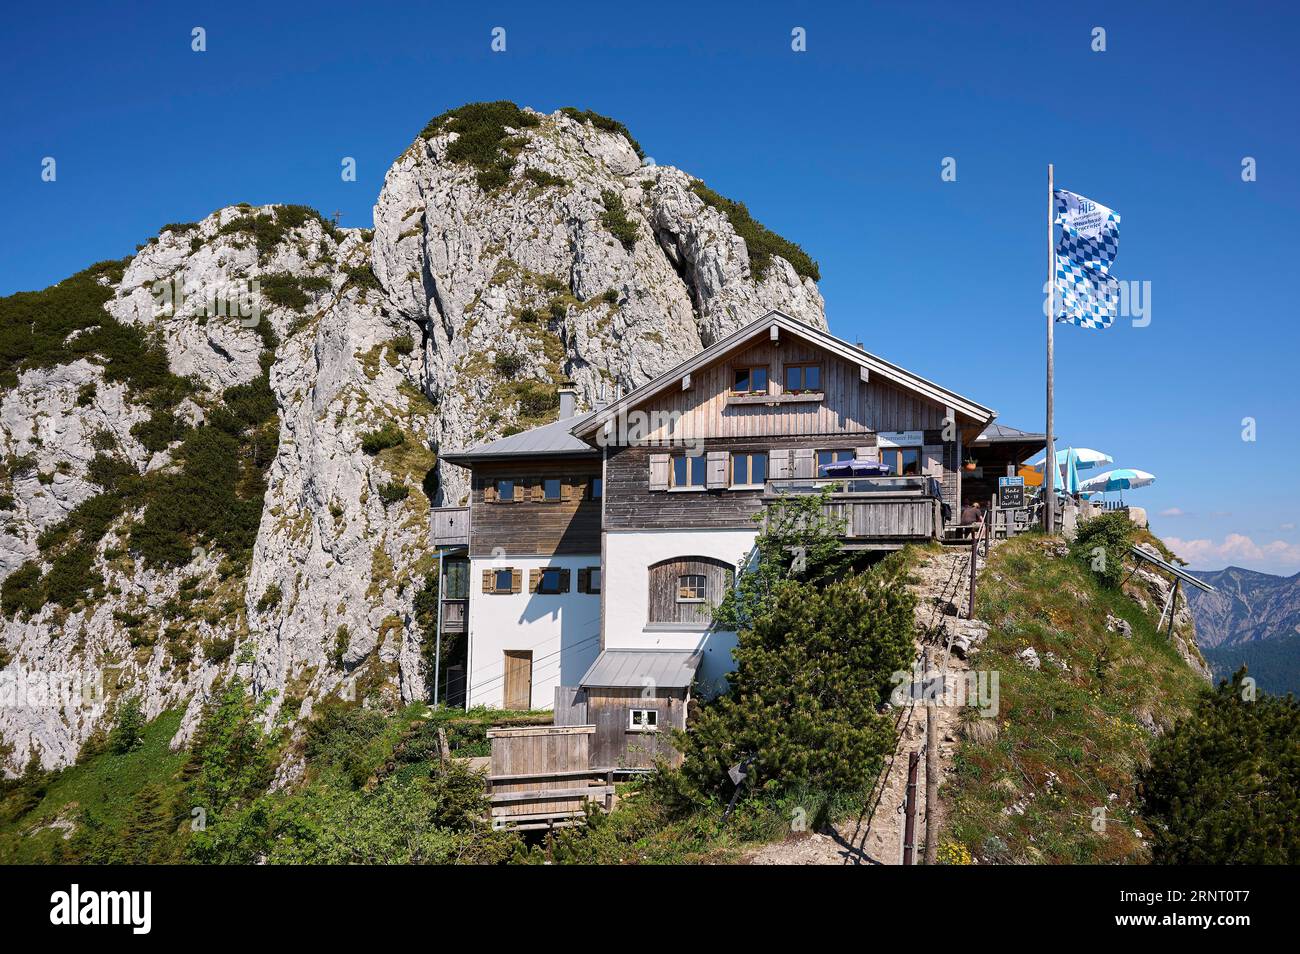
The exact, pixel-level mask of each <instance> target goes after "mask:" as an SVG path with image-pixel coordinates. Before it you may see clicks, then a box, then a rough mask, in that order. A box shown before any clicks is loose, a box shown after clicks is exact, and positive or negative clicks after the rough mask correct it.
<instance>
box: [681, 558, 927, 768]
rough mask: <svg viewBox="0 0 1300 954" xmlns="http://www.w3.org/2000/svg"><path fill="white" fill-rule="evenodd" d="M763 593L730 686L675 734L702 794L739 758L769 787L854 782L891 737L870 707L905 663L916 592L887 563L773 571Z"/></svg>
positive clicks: (877, 760)
mask: <svg viewBox="0 0 1300 954" xmlns="http://www.w3.org/2000/svg"><path fill="white" fill-rule="evenodd" d="M771 596H772V599H771V600H770V602H768V603H767V604H766V605H765V606H764V608H763V609H762V610H761V611H760V613H759V614H758V615H757V616H756V617H755V618H754V619H753V625H752V627H751V628H749V629H746V630H742V631H741V633H740V636H739V644H738V645H737V647H736V649H735V650H734V652H733V655H734V657H735V660H736V670H735V671H734V672H733V673H731V674H730V675H729V676H728V681H729V682H730V684H731V690H730V692H729V693H728V694H726V695H724V696H721V697H720V698H718V699H717V700H715V701H714V702H713V703H711V704H710V705H707V706H704V707H702V708H701V710H700V712H699V713H698V714H697V715H696V717H695V720H694V722H693V724H692V727H691V729H690V731H689V733H686V734H684V735H682V736H681V741H682V748H683V752H684V754H685V756H686V762H685V766H684V769H683V771H684V772H685V773H686V775H687V777H688V778H689V779H690V781H691V782H692V783H693V784H694V785H695V786H696V787H697V788H698V789H699V790H700V791H701V792H705V793H712V792H716V793H719V794H725V793H727V792H729V791H730V790H731V783H730V781H729V780H728V778H727V769H728V767H729V766H731V765H734V764H736V763H738V762H741V761H744V760H746V759H752V761H751V763H750V768H749V773H750V784H752V785H753V786H754V787H755V788H762V789H765V790H767V791H769V792H781V791H787V790H789V789H790V788H792V787H794V786H797V785H807V786H810V787H812V788H816V789H822V790H837V789H839V790H843V789H860V788H862V787H863V786H864V785H866V784H867V783H868V782H869V780H871V779H874V778H875V777H876V774H877V773H878V772H879V770H880V768H881V766H882V764H883V758H884V755H885V754H886V753H887V752H889V751H891V750H892V748H893V745H894V731H893V723H892V721H891V720H890V718H889V717H888V716H886V715H882V714H881V713H880V711H879V709H880V707H881V705H882V704H883V703H884V702H886V701H887V699H888V697H889V694H890V691H891V689H892V686H893V681H892V679H891V677H892V676H893V674H894V673H895V672H898V671H900V670H906V669H908V668H909V666H910V665H911V662H912V656H913V645H912V640H913V615H912V614H913V605H914V602H915V598H914V597H913V596H912V595H911V593H910V592H909V591H908V589H907V586H906V581H905V579H904V578H903V575H902V573H901V572H900V570H899V568H898V566H897V565H895V564H894V563H891V562H886V563H885V564H882V565H881V566H879V567H876V568H873V569H872V570H869V571H867V572H865V573H862V574H858V575H855V576H850V577H848V578H846V579H843V580H839V581H836V582H833V583H830V584H829V585H825V586H819V585H815V584H811V583H805V582H799V581H796V580H783V581H781V582H779V583H778V584H776V586H775V588H774V590H773V592H772V594H771Z"/></svg>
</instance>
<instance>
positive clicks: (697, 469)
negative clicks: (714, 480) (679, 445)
mask: <svg viewBox="0 0 1300 954" xmlns="http://www.w3.org/2000/svg"><path fill="white" fill-rule="evenodd" d="M706 462H707V461H706V459H705V457H704V455H703V454H696V455H695V456H694V457H692V456H691V455H689V454H681V455H680V456H677V457H674V458H673V472H672V478H673V482H672V486H673V487H681V488H686V487H703V486H704V469H705V464H706Z"/></svg>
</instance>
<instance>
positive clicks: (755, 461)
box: [731, 453, 767, 486]
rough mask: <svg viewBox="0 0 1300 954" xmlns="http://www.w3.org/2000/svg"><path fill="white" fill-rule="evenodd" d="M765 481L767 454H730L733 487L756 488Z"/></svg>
mask: <svg viewBox="0 0 1300 954" xmlns="http://www.w3.org/2000/svg"><path fill="white" fill-rule="evenodd" d="M766 480H767V454H766V453H762V454H732V455H731V483H732V485H733V486H756V485H758V484H761V483H763V482H764V481H766Z"/></svg>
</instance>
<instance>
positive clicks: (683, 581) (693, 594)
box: [677, 573, 708, 603]
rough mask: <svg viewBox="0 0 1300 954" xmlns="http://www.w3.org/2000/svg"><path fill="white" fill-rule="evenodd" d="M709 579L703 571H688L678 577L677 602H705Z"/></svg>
mask: <svg viewBox="0 0 1300 954" xmlns="http://www.w3.org/2000/svg"><path fill="white" fill-rule="evenodd" d="M707 586H708V580H707V578H706V577H705V576H704V574H703V573H686V574H683V575H682V576H679V577H678V578H677V602H679V603H703V602H704V592H705V589H706V588H707Z"/></svg>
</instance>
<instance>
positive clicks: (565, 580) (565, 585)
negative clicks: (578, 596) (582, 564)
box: [560, 567, 571, 593]
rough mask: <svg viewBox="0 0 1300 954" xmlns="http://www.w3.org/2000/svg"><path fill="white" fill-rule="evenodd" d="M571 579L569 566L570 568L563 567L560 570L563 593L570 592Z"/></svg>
mask: <svg viewBox="0 0 1300 954" xmlns="http://www.w3.org/2000/svg"><path fill="white" fill-rule="evenodd" d="M570 579H571V577H570V576H569V568H568V567H565V568H563V569H562V570H560V592H561V593H567V592H569V580H570Z"/></svg>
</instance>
